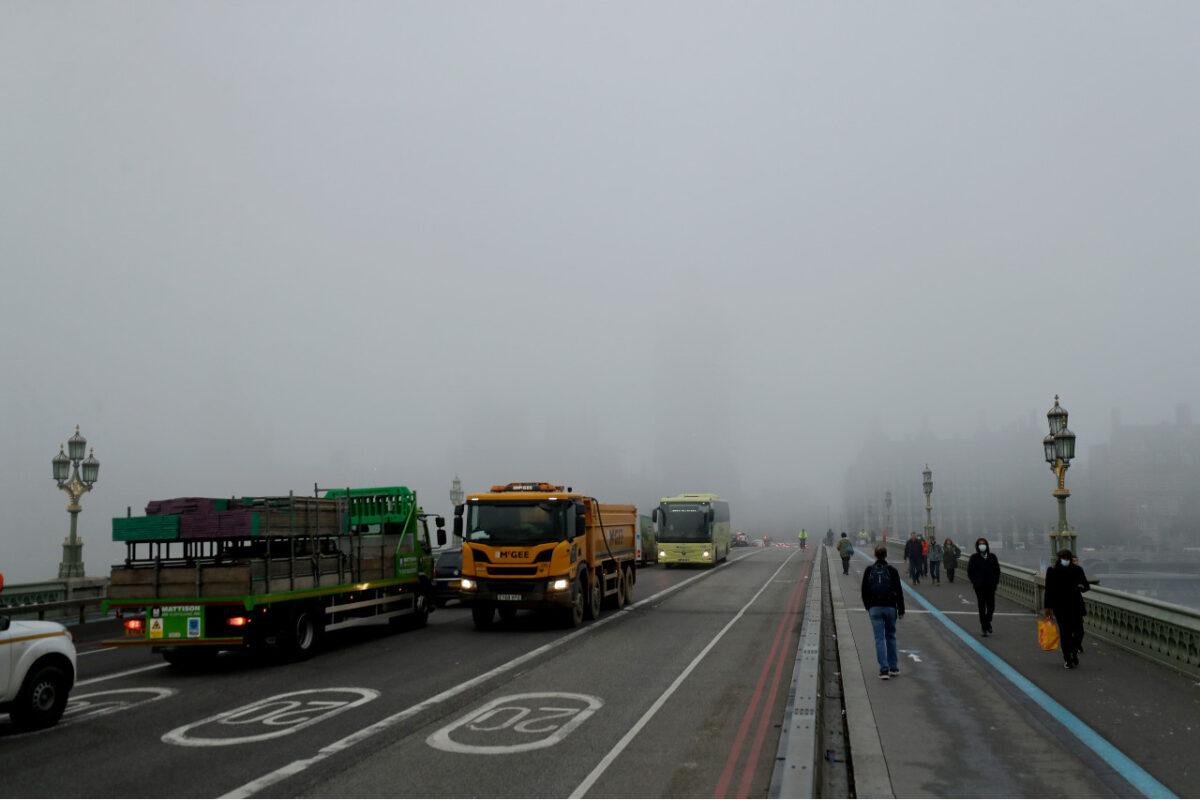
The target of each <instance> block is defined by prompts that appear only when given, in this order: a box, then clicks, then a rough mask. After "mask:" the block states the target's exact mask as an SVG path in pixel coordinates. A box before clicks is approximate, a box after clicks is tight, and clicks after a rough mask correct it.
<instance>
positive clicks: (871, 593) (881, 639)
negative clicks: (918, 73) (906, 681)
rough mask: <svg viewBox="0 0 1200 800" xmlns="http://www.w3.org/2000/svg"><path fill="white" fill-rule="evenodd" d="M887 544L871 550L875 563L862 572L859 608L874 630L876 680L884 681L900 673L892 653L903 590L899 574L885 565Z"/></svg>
mask: <svg viewBox="0 0 1200 800" xmlns="http://www.w3.org/2000/svg"><path fill="white" fill-rule="evenodd" d="M887 552H888V551H887V545H882V544H881V545H879V546H878V547H876V548H875V563H874V564H872V565H871V566H869V567H867V568H866V569H865V570H864V571H863V580H862V601H863V607H864V608H866V609H867V614H869V615H870V617H871V628H872V629H873V630H874V631H875V659H876V660H877V661H878V662H879V678H880V680H885V681H886V680H887V679H888V678H891V677H895V676H896V675H899V674H900V663H899V661H898V657H897V654H896V620H898V619H901V618H903V617H904V588H903V587H902V586H901V585H900V573H899V572H897V571H896V568H895V567H893V566H892V565H891V564H889V563H887Z"/></svg>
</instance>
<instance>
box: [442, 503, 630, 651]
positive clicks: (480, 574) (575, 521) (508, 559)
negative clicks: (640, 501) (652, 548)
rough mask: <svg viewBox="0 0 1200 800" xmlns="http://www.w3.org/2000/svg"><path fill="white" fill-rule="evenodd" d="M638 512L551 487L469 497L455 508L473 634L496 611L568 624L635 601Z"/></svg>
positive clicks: (489, 622)
mask: <svg viewBox="0 0 1200 800" xmlns="http://www.w3.org/2000/svg"><path fill="white" fill-rule="evenodd" d="M636 523H637V509H636V508H634V507H633V506H631V505H605V504H602V503H600V502H598V501H597V500H596V498H594V497H587V496H586V495H583V494H580V493H578V492H574V491H572V490H571V489H570V488H566V489H564V487H562V486H555V485H553V484H549V483H510V484H507V485H505V486H493V487H492V489H491V491H490V492H481V493H478V494H472V495H468V497H467V501H466V503H465V504H464V505H462V506H458V507H457V508H455V510H454V532H455V534H456V535H458V536H460V537H462V542H463V548H462V584H461V588H462V597H463V600H464V602H467V603H469V604H470V605H471V614H472V616H473V617H474V620H475V627H476V628H477V629H481V630H482V629H486V628H489V627H491V625H492V622H493V620H494V619H495V616H496V614H497V612H499V614H500V618H501V619H502V620H510V619H512V618H513V617H515V616H516V613H517V610H518V609H521V608H529V609H538V610H549V611H551V612H553V613H556V614H557V615H558V617H559V619H560V620H561V621H562V622H563V624H565V625H567V626H568V627H576V626H578V625H580V624H581V623H582V622H583V620H584V619H585V618H587V619H595V618H596V617H598V616H600V611H601V608H602V607H603V605H604V604H605V602H606V601H607V603H608V604H609V605H611V606H613V607H616V608H619V607H621V606H623V605H626V604H627V603H629V602H631V601H632V598H633V587H634V584H635V583H636V581H637V572H636V569H637V568H636V565H635V562H634V558H635V551H634V536H635V535H636Z"/></svg>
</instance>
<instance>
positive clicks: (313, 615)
mask: <svg viewBox="0 0 1200 800" xmlns="http://www.w3.org/2000/svg"><path fill="white" fill-rule="evenodd" d="M324 633H325V620H324V619H323V618H322V616H321V612H320V611H318V610H317V609H316V608H299V609H296V611H295V612H293V613H292V614H290V615H288V617H287V621H286V622H284V629H283V630H282V631H280V632H279V637H278V639H277V641H278V642H279V648H280V650H281V651H282V653H283V656H284V657H285V658H287V659H288V660H290V661H303V660H304V659H306V658H309V657H311V656H312V654H313V653H315V652H317V648H318V647H320V646H321V639H322V638H323V636H324Z"/></svg>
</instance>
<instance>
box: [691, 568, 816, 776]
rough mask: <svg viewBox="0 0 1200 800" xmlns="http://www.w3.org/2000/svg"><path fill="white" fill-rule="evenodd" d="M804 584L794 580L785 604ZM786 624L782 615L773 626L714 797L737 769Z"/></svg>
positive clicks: (789, 601)
mask: <svg viewBox="0 0 1200 800" xmlns="http://www.w3.org/2000/svg"><path fill="white" fill-rule="evenodd" d="M802 586H804V582H803V581H796V588H794V589H793V590H792V593H791V595H790V596H789V597H788V602H787V606H785V607H788V606H791V603H792V599H793V598H794V597H795V596H796V595H797V593H799V591H800V589H801V587H802ZM786 625H787V616H786V615H784V616H783V617H782V618H781V619H780V620H779V624H778V625H776V626H775V638H774V639H773V640H772V641H771V649H770V650H769V651H768V652H767V657H766V660H764V661H763V666H762V671H761V672H759V674H758V681H757V682H756V683H755V684H754V692H753V694H751V695H750V702H749V703H748V704H747V705H746V711H745V713H743V714H742V720H741V722H740V723H738V727H737V733H736V734H735V735H734V737H733V744H732V745H731V746H730V748H729V755H728V757H726V759H725V768H724V769H722V770H721V777H720V779H719V780H718V781H717V788H716V790H715V791H714V792H713V794H714V796H716V797H724V796H725V795H726V790H727V789H728V788H729V784H730V782H731V781H732V780H733V773H734V770H735V769H737V762H738V758H740V757H741V755H742V747H743V746H744V745H745V743H746V736H747V735H748V734H749V733H750V723H752V722H753V721H754V712H755V710H756V709H757V708H758V701H759V699H760V698H761V697H762V691H763V687H764V686H766V684H767V676H768V675H770V674H771V664H773V663H774V661H775V654H776V653H777V652H778V651H779V640H780V639H782V638H783V629H784V628H785V627H786Z"/></svg>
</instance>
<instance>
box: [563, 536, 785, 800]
mask: <svg viewBox="0 0 1200 800" xmlns="http://www.w3.org/2000/svg"><path fill="white" fill-rule="evenodd" d="M797 552H799V551H797ZM795 556H796V553H789V554H788V557H787V558H786V559H785V560H784V562H783V563H782V564H780V565H779V569H777V570H775V572H774V573H773V574H772V575H771V577H770V578H767V580H766V582H764V583H763V585H762V586H760V587H759V589H758V591H757V592H755V593H754V596H753V597H751V598H750V600H749V602H747V603H746V605H744V606H742V608H741V610H739V611H738V612H737V613H736V614H734V615H733V619H731V620H729V622H727V623H725V626H724V627H723V628H721V630H719V631H717V635H716V636H714V637H713V638H712V639H711V640H710V641H709V643H708V644H706V645H705V646H704V649H703V650H701V651H700V652H699V653H698V654H697V655H696V657H695V658H693V659H692V661H691V663H690V664H688V665H687V666H686V667H684V669H683V672H681V673H679V675H678V676H677V677H676V678H675V680H673V681H671V685H670V686H668V687H667V690H666V691H665V692H663V693H662V694H661V695H659V697H658V699H657V700H655V701H654V702H653V703H652V704H651V705H650V707H649V708H648V709H646V713H644V714H642V716H641V718H640V719H639V720H638V721H637V722H635V723H634V724H633V727H632V728H630V729H629V730H628V731H626V732H625V735H624V736H622V737H621V739H620V740H619V741H618V742H617V743H616V744H615V745H613V748H612V749H611V750H609V751H608V754H607V755H605V756H604V758H602V759H600V763H599V764H597V765H596V767H595V769H593V770H592V771H591V772H590V773H588V776H587V777H586V778H584V779H583V783H581V784H579V785H578V786H577V787H575V791H573V792H571V794H570V795H569V796H570V797H571V798H580V797H583V796H584V795H585V794H587V793H588V790H589V789H591V788H592V786H593V785H594V784H595V783H596V781H598V780H599V779H600V776H601V775H603V774H604V771H605V770H606V769H608V768H609V766H610V765H611V764H612V763H613V762H614V761H616V759H617V757H618V756H619V755H621V753H622V752H624V750H625V748H626V747H628V746H629V743H630V742H632V741H633V739H634V737H636V736H637V735H638V733H639V732H640V731H641V730H642V728H644V727H646V724H647V723H649V722H650V720H651V719H653V717H654V715H655V714H657V713H658V710H659V709H660V708H662V707H663V706H664V705H666V702H667V700H669V699H670V698H671V695H673V694H675V690H676V689H678V688H679V687H680V686H682V685H683V682H684V681H685V680H687V677H688V676H689V675H691V674H692V671H693V670H695V669H696V667H698V666H699V665H700V662H701V661H703V660H704V659H705V657H706V656H707V655H708V654H709V653H710V652H712V649H713V648H714V647H716V646H717V642H719V641H721V639H722V638H723V637H724V636H725V634H726V633H728V632H729V629H730V628H732V627H733V626H734V625H736V624H737V621H738V620H740V619H741V618H742V617H743V616H744V615H745V613H746V611H747V610H748V609H749V608H750V606H752V605H754V601H755V600H757V599H758V598H759V597H760V596H761V595H762V593H763V592H764V591H766V589H767V587H768V586H770V585H771V582H772V581H774V580H775V577H776V576H777V575H778V574H779V573H780V572H783V568H784V567H786V566H787V565H788V563H789V562H790V561H791V560H792V559H793V558H794V557H795Z"/></svg>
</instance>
